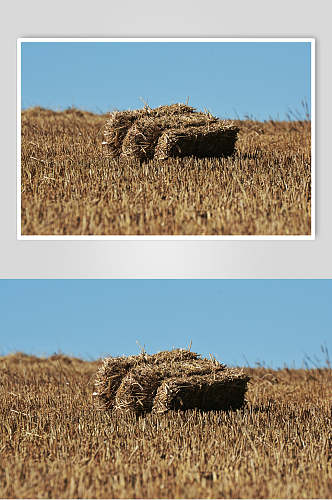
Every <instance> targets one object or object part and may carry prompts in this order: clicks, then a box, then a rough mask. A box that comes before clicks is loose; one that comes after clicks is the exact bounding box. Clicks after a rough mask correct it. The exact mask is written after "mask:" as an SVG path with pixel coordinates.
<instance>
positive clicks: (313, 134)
mask: <svg viewBox="0 0 332 500" xmlns="http://www.w3.org/2000/svg"><path fill="white" fill-rule="evenodd" d="M29 42H58V43H61V42H76V43H77V42H81V43H84V42H125V43H129V42H207V43H209V42H280V43H282V42H307V43H310V44H311V234H310V235H294V236H287V235H278V236H275V235H273V236H272V235H271V236H269V235H251V236H249V235H234V236H232V235H225V236H223V235H207V236H205V235H202V236H200V235H173V236H172V235H128V236H126V235H113V236H112V235H105V236H90V235H80V236H74V235H72V236H71V235H68V236H53V235H42V236H39V235H36V236H33V235H29V236H28V235H22V234H21V44H22V43H29ZM315 42H316V40H315V38H312V37H310V38H297V37H295V38H284V37H280V38H231V37H229V38H186V37H185V38H18V39H17V240H66V241H68V240H81V241H82V240H88V241H91V240H93V241H96V240H99V241H100V240H103V241H106V240H315V239H316V238H315V231H316V229H315V228H316V210H315V206H316V200H315V192H316V182H315V181H316V161H315V160H316V157H315V154H316V149H315V147H316V143H315V137H316V102H315V75H316V60H315V46H316V43H315Z"/></svg>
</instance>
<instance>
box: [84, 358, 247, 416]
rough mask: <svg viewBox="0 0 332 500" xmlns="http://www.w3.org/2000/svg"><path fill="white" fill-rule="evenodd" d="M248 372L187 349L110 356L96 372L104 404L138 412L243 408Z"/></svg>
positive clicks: (100, 396) (96, 392) (108, 406)
mask: <svg viewBox="0 0 332 500" xmlns="http://www.w3.org/2000/svg"><path fill="white" fill-rule="evenodd" d="M248 380H249V377H248V376H247V375H245V374H244V373H243V371H242V370H240V369H236V368H228V367H226V366H225V365H224V364H221V363H219V362H218V361H216V360H215V359H207V358H201V357H200V356H199V355H198V354H196V353H194V352H191V351H189V350H185V349H175V350H172V351H162V352H159V353H157V354H153V355H149V354H146V353H145V352H143V353H141V354H139V355H137V356H128V357H109V358H106V359H105V360H104V361H103V365H102V366H101V368H100V369H99V371H98V373H97V378H96V381H95V388H96V391H95V393H94V394H95V395H97V396H98V398H99V400H100V402H101V405H102V408H105V409H108V410H120V411H133V412H135V413H136V414H139V413H144V412H150V411H153V412H154V413H165V412H167V411H169V410H186V409H194V408H198V409H201V410H228V409H237V408H241V407H242V406H243V404H244V396H245V392H246V390H247V382H248Z"/></svg>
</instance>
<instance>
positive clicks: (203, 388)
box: [152, 368, 249, 413]
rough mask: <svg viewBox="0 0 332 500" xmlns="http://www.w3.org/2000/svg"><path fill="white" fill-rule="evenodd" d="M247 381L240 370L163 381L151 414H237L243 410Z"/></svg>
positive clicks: (246, 377) (227, 370)
mask: <svg viewBox="0 0 332 500" xmlns="http://www.w3.org/2000/svg"><path fill="white" fill-rule="evenodd" d="M248 380H249V377H248V376H247V375H245V374H244V373H242V372H241V371H240V370H235V369H229V368H226V369H225V370H224V371H222V372H218V373H215V374H213V375H212V374H207V375H200V376H198V375H193V376H188V377H183V378H170V379H166V380H164V381H163V382H162V384H161V385H160V386H159V388H158V390H157V392H156V395H155V397H154V401H153V406H152V411H153V412H155V413H166V412H167V411H169V410H190V409H194V408H197V409H200V410H204V411H209V410H230V409H232V410H236V409H239V408H241V407H242V406H243V404H244V396H245V393H246V390H247V383H248Z"/></svg>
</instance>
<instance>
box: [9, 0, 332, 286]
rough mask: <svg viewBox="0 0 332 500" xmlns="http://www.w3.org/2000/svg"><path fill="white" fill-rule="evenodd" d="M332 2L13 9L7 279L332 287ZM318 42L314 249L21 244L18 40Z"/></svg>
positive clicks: (236, 244)
mask: <svg viewBox="0 0 332 500" xmlns="http://www.w3.org/2000/svg"><path fill="white" fill-rule="evenodd" d="M329 5H330V4H329V2H326V0H316V1H315V2H309V1H305V0H301V1H299V0H292V1H289V0H287V1H285V0H280V1H279V2H267V1H266V0H251V1H250V2H248V1H247V0H241V1H239V0H238V1H236V2H225V1H221V0H205V1H204V2H202V1H196V0H168V1H167V2H158V1H157V0H154V1H152V0H149V1H148V0H140V1H137V0H122V1H121V2H118V1H110V0H108V1H95V2H92V3H90V2H82V1H79V2H78V1H76V0H71V1H68V0H66V1H64V0H58V1H57V2H45V1H44V0H43V1H41V0H30V1H29V2H24V1H13V2H11V3H8V4H7V6H6V10H5V11H4V10H3V15H2V26H1V30H0V36H1V46H0V47H1V49H0V50H1V63H2V64H1V66H2V70H3V71H2V78H1V81H0V85H1V94H0V95H1V100H2V104H1V119H0V127H1V133H0V137H1V152H2V154H1V173H2V175H1V182H0V190H1V191H0V217H1V248H0V252H1V255H0V277H1V278H85V277H86V278H131V277H139V278H144V277H145V278H157V277H165V278H173V277H174V278H332V258H331V256H332V227H331V222H330V219H331V214H332V197H331V196H330V191H331V188H332V182H331V181H332V166H331V165H330V163H331V162H330V161H329V160H330V151H329V149H331V146H330V144H331V142H332V140H331V138H330V134H331V123H332V120H331V92H330V89H331V88H332V81H331V63H330V59H331V58H330V54H331V53H332V47H331V45H332V36H331V34H330V33H331V32H330V19H331V12H330V10H331V9H330V7H329ZM58 36H59V37H131V36H132V37H139V36H142V37H242V36H243V37H248V36H252V37H258V36H261V37H278V36H281V37H314V38H316V240H315V241H276V240H272V241H258V240H255V241H234V240H233V241H223V240H221V241H209V240H202V241H181V240H175V241H171V240H167V241H165V240H160V241H148V240H144V241H137V240H131V241H123V240H120V241H54V240H51V241H18V240H17V239H16V39H17V38H19V37H58Z"/></svg>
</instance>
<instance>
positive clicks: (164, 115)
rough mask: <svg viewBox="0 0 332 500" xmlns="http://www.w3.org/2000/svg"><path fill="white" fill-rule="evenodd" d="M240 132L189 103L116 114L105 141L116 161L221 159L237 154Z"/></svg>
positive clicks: (107, 129) (110, 121)
mask: <svg viewBox="0 0 332 500" xmlns="http://www.w3.org/2000/svg"><path fill="white" fill-rule="evenodd" d="M238 131H239V129H238V128H237V127H236V126H234V125H233V123H232V122H225V121H222V120H219V119H218V118H215V117H214V116H212V115H211V114H210V113H202V112H198V111H196V110H195V109H194V108H192V107H191V106H187V105H186V104H171V105H169V106H159V107H158V108H155V109H152V108H149V107H148V106H145V107H144V108H143V109H138V110H134V111H114V112H113V113H111V115H110V118H109V120H108V121H107V123H106V126H105V131H104V142H103V144H104V145H105V147H106V152H107V154H108V155H109V156H110V157H112V158H121V159H135V160H139V161H144V160H151V159H154V160H165V159H167V158H172V157H185V156H196V157H198V158H204V157H221V156H230V155H231V154H233V152H234V148H235V141H236V138H237V133H238Z"/></svg>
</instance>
